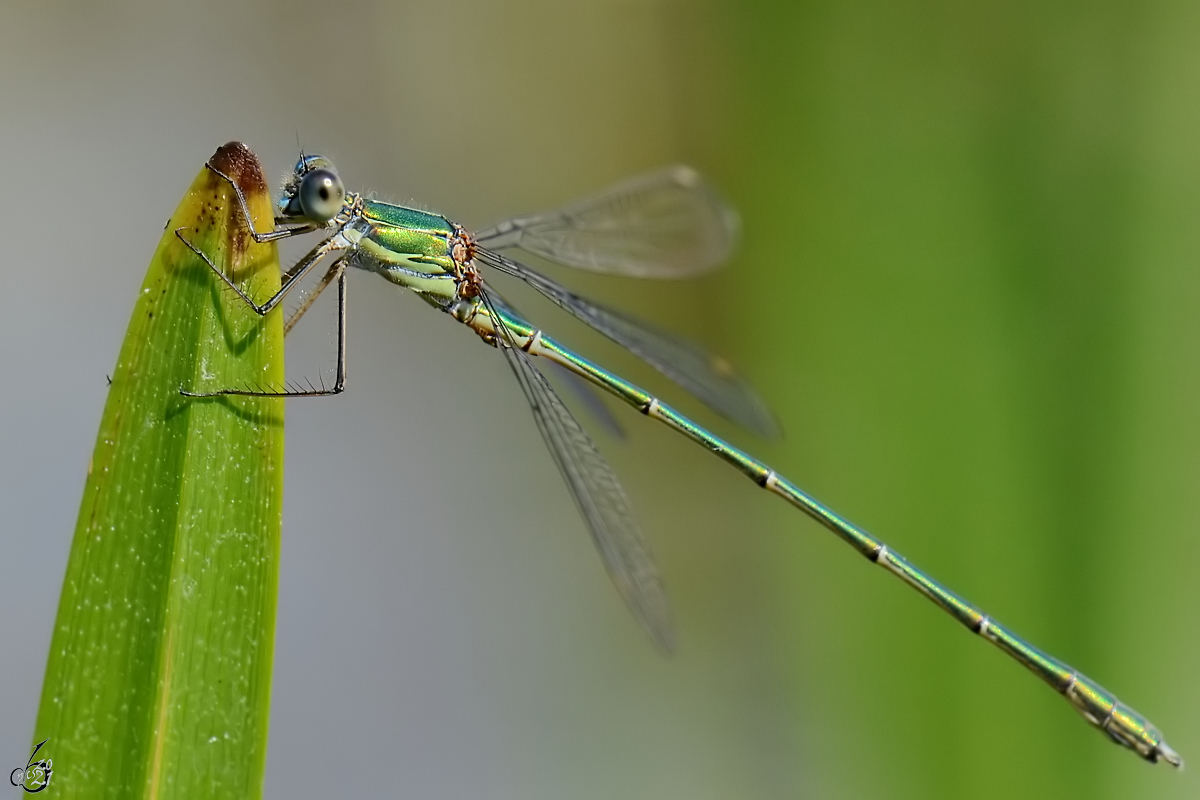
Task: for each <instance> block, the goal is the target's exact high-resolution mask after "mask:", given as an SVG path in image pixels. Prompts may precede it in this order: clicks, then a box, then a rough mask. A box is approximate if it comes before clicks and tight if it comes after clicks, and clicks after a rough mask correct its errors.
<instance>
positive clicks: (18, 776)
mask: <svg viewBox="0 0 1200 800" xmlns="http://www.w3.org/2000/svg"><path fill="white" fill-rule="evenodd" d="M48 741H50V740H49V739H42V741H40V742H38V743H37V745H36V746H35V747H34V748H33V752H32V753H30V754H29V762H28V763H26V764H25V766H24V767H17V768H16V769H14V770H13V771H12V774H11V775H9V776H8V781H9V783H11V784H12V785H13V786H20V787H21V788H22V789H24V790H25V791H27V792H29V793H30V794H36V793H38V792H40V791H41V790H42V789H45V788H46V787H47V786H49V785H50V776H51V775H52V774H53V773H54V761H53V760H52V759H49V758H38V757H37V754H38V751H39V750H41V749H42V745H44V744H45V743H46V742H48Z"/></svg>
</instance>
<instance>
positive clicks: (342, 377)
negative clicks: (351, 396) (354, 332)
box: [179, 257, 346, 397]
mask: <svg viewBox="0 0 1200 800" xmlns="http://www.w3.org/2000/svg"><path fill="white" fill-rule="evenodd" d="M335 277H336V278H337V282H338V343H337V373H336V375H335V377H334V383H333V386H332V387H330V388H326V387H325V386H324V383H322V385H321V388H319V389H318V388H317V387H315V386H313V385H312V382H311V381H309V382H308V388H307V389H303V388H301V387H300V386H293V385H288V386H287V388H285V389H281V390H269V389H264V388H262V387H259V389H258V390H253V389H249V388H247V389H221V390H219V391H216V392H189V391H186V390H185V389H183V388H182V387H180V389H179V393H180V394H182V395H184V396H185V397H220V396H222V395H236V396H238V397H325V396H327V395H334V394H341V393H342V392H343V391H345V389H346V259H345V258H344V257H343V258H339V259H338V260H337V261H335V262H334V263H333V264H332V265H331V266H330V268H329V271H328V272H326V273H325V277H324V278H322V279H321V285H320V287H319V288H318V290H317V294H319V293H320V291H321V290H323V289H324V288H325V287H326V286H328V285H329V284H330V283H332V282H333V279H334V278H335ZM308 305H311V303H309V304H307V305H305V306H303V310H301V311H300V312H298V313H297V314H294V315H293V317H292V320H290V321H289V322H291V323H292V324H295V321H296V320H298V318H299V316H300V315H301V314H303V312H304V311H306V310H308ZM290 329H291V328H290V326H289V327H288V330H290ZM285 332H286V331H285Z"/></svg>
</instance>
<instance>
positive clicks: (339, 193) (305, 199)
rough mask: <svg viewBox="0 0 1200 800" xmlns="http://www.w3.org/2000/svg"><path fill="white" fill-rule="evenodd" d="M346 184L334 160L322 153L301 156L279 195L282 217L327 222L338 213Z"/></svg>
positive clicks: (344, 194) (343, 198) (344, 195)
mask: <svg viewBox="0 0 1200 800" xmlns="http://www.w3.org/2000/svg"><path fill="white" fill-rule="evenodd" d="M345 199H346V188H345V187H344V186H343V185H342V179H341V178H339V177H338V174H337V172H336V171H335V170H334V167H333V164H332V162H330V161H329V159H327V158H324V157H322V156H301V157H300V160H299V161H297V162H296V166H295V168H294V169H293V170H292V174H291V175H290V176H288V178H287V180H286V181H284V184H283V193H282V194H281V195H280V197H279V214H280V216H282V217H286V218H288V219H295V220H305V221H308V222H317V223H322V224H323V223H326V222H329V220H331V219H333V218H334V217H335V216H337V213H338V211H340V210H341V208H342V203H343V202H344V201H345Z"/></svg>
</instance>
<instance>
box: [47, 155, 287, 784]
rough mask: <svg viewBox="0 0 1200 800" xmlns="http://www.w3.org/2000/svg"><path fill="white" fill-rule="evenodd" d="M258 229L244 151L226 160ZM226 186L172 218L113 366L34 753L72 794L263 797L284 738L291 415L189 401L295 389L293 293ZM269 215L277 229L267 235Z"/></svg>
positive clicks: (215, 184) (210, 178) (267, 209)
mask: <svg viewBox="0 0 1200 800" xmlns="http://www.w3.org/2000/svg"><path fill="white" fill-rule="evenodd" d="M209 163H210V164H211V165H212V166H213V167H215V168H216V169H219V170H221V172H224V173H225V174H226V175H229V176H231V177H232V178H233V179H234V180H236V181H237V182H238V184H239V185H240V186H241V188H242V190H243V192H244V193H245V195H246V199H247V200H248V202H249V205H250V209H251V213H252V214H253V215H254V216H255V217H256V219H257V220H260V222H259V223H258V227H259V228H260V229H262V228H267V227H269V226H270V220H271V219H272V213H271V206H270V198H269V196H268V194H267V189H266V184H265V182H264V181H263V177H262V170H261V168H260V167H259V164H258V160H257V159H256V158H255V157H254V154H253V153H252V152H250V150H249V148H247V147H246V146H245V145H242V144H237V143H232V144H228V145H226V146H224V147H222V148H221V149H220V150H218V151H217V152H216V154H215V155H214V156H213V157H212V159H211V160H210V162H209ZM238 209H239V206H238V203H237V200H236V197H235V195H234V193H233V191H232V189H231V187H230V185H229V183H228V182H227V181H225V180H224V179H222V178H221V177H220V176H219V175H217V174H216V173H215V172H213V171H212V170H210V169H207V168H206V169H203V170H201V172H200V175H199V176H198V177H197V178H196V180H195V182H194V183H193V184H192V186H191V188H190V189H189V190H188V192H187V194H186V195H185V196H184V198H183V201H182V202H181V203H180V204H179V208H178V209H177V210H176V211H175V214H174V216H172V217H171V220H170V222H168V223H167V227H166V230H165V231H164V233H163V237H162V240H161V241H160V242H159V245H158V249H157V251H156V252H155V254H154V258H153V260H151V262H150V268H149V271H148V272H147V274H146V280H145V283H144V284H143V286H142V290H141V293H140V295H139V296H138V299H137V304H136V306H135V307H134V311H133V318H132V319H131V320H130V323H129V329H128V331H127V333H126V335H125V342H124V344H123V345H122V347H121V355H120V358H119V359H118V361H117V367H116V371H115V372H114V373H113V378H112V387H111V389H110V390H109V395H108V402H107V403H106V405H105V407H104V417H103V420H102V421H101V424H100V433H99V436H98V437H97V440H96V448H95V451H94V453H93V455H92V461H91V464H90V465H89V468H88V478H87V484H86V487H85V488H84V494H83V502H82V504H81V506H80V510H79V521H78V523H77V524H76V527H75V538H74V542H73V543H72V545H71V554H70V559H69V561H68V564H67V573H66V577H65V579H64V581H63V589H62V597H61V599H60V601H59V607H58V618H57V620H56V623H55V628H54V636H53V640H52V642H51V648H50V657H49V661H48V663H47V666H46V677H45V683H44V685H43V688H42V699H41V706H40V708H39V710H38V720H37V728H36V730H35V731H34V737H35V738H34V741H41V740H42V739H48V740H49V741H48V742H47V744H46V746H45V747H44V748H43V750H42V753H43V757H48V758H51V759H53V764H54V771H53V779H52V780H53V785H52V786H50V787H48V788H49V791H50V792H52V793H53V795H54V796H56V797H122V798H125V797H147V798H165V797H186V798H199V797H237V798H245V797H258V796H260V795H261V789H262V775H263V765H264V760H265V757H266V744H267V713H268V706H269V700H270V686H271V652H272V646H273V642H274V630H275V602H276V586H277V575H278V554H279V533H280V523H281V506H282V494H283V405H282V401H280V400H279V399H275V398H251V397H220V398H201V399H194V398H188V397H183V396H181V395H180V392H179V390H180V388H181V387H186V388H189V389H199V390H215V389H220V388H234V387H237V386H241V385H245V384H246V383H247V382H250V383H253V384H261V385H264V386H266V385H279V384H280V383H281V381H282V376H283V331H282V325H281V322H280V315H279V314H278V313H272V314H269V315H267V317H265V318H262V317H258V316H257V315H256V314H254V312H253V311H251V310H250V309H249V308H247V307H246V305H245V303H244V302H243V301H242V300H241V299H240V298H238V297H237V296H236V295H235V294H234V293H233V292H232V291H230V290H229V289H228V287H226V286H224V284H223V283H221V282H220V279H219V278H218V277H217V276H216V275H215V274H213V272H212V270H211V269H209V267H208V266H206V265H205V264H204V262H203V261H202V260H201V259H200V258H199V257H197V256H196V255H195V254H194V253H193V252H192V251H191V250H189V249H188V248H187V246H185V245H184V244H183V242H181V241H179V239H178V238H177V236H176V234H175V230H176V229H177V228H183V229H184V231H182V233H183V235H184V236H186V237H187V238H188V240H189V241H190V242H192V243H193V244H194V245H195V246H196V247H197V248H199V249H200V250H202V251H203V252H205V253H207V254H208V255H209V257H210V258H211V259H212V260H213V262H214V263H215V264H216V265H217V266H218V267H220V268H221V269H223V270H224V271H225V274H226V275H229V276H230V277H231V278H232V279H233V280H234V281H235V282H236V283H238V285H239V286H241V287H242V288H243V290H244V291H246V292H247V294H249V295H250V296H251V297H254V298H257V299H259V300H260V302H261V300H262V299H265V298H267V297H269V296H270V295H271V294H272V293H273V292H275V291H276V290H277V289H278V288H279V262H278V256H277V254H276V251H275V247H274V245H260V244H256V243H255V242H254V241H253V239H252V238H250V237H249V235H248V231H247V228H246V225H245V223H244V221H243V220H242V218H241V213H240V211H239V210H238ZM262 221H265V224H264V223H263V222H262Z"/></svg>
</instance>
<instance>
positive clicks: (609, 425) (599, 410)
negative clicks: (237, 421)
mask: <svg viewBox="0 0 1200 800" xmlns="http://www.w3.org/2000/svg"><path fill="white" fill-rule="evenodd" d="M542 363H544V364H545V365H546V366H548V367H550V371H551V372H553V373H555V374H556V375H558V376H559V377H560V378H562V381H563V383H565V384H566V385H567V388H568V389H569V390H570V392H571V394H573V395H575V399H576V400H578V401H579V404H580V405H582V406H583V407H584V408H586V409H587V410H588V413H589V414H590V415H591V417H592V420H593V421H594V422H595V423H597V424H598V425H599V426H600V427H601V428H604V430H605V431H607V432H608V435H609V436H611V437H613V438H614V439H624V438H625V428H624V427H622V425H621V423H620V421H619V420H617V417H616V415H615V414H613V412H612V409H611V408H609V407H608V406H607V405H606V404H605V403H604V398H603V397H601V395H600V390H599V389H597V388H596V384H594V383H592V382H591V381H585V380H584V379H583V378H581V377H579V376H578V375H576V374H575V373H574V372H571V370H569V369H567V368H566V367H564V366H561V365H559V364H556V363H554V362H553V361H544V362H542ZM543 372H544V371H543Z"/></svg>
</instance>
